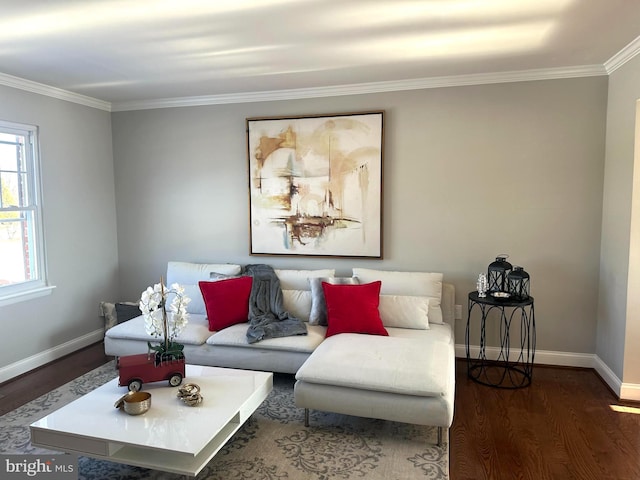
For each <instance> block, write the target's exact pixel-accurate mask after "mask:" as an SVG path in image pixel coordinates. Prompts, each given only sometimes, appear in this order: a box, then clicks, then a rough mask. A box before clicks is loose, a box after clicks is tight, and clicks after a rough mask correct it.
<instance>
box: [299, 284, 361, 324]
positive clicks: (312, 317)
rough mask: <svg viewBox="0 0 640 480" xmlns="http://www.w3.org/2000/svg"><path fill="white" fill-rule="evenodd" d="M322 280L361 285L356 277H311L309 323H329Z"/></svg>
mask: <svg viewBox="0 0 640 480" xmlns="http://www.w3.org/2000/svg"><path fill="white" fill-rule="evenodd" d="M322 282H326V283H330V284H332V285H359V284H360V281H359V280H358V279H357V278H356V277H316V278H310V279H309V285H311V313H310V314H309V325H324V326H326V325H327V302H326V301H325V299H324V290H322Z"/></svg>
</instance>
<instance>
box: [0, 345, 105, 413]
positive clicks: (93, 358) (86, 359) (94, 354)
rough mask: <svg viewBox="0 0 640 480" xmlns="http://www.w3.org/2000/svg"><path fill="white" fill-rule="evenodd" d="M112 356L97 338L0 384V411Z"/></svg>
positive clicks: (14, 406)
mask: <svg viewBox="0 0 640 480" xmlns="http://www.w3.org/2000/svg"><path fill="white" fill-rule="evenodd" d="M112 358H113V357H107V356H106V355H105V354H104V345H103V344H102V342H100V343H96V344H94V345H90V346H88V347H86V348H83V349H82V350H78V351H77V352H74V353H72V354H71V355H67V356H65V357H62V358H59V359H58V360H55V361H53V362H51V363H49V364H47V365H44V366H42V367H40V368H37V369H35V370H32V371H30V372H27V373H25V374H24V375H21V376H19V377H16V378H14V379H12V380H10V381H8V382H5V383H2V384H0V415H4V414H5V413H7V412H10V411H11V410H13V409H15V408H18V407H19V406H20V405H24V404H25V403H28V402H30V401H31V400H34V399H36V398H38V397H39V396H40V395H43V394H45V393H47V392H49V391H51V390H53V389H54V388H57V387H59V386H60V385H64V384H65V383H67V382H70V381H71V380H73V379H74V378H77V377H79V376H80V375H83V374H85V373H87V372H90V371H91V370H93V369H94V368H97V367H99V366H100V365H104V364H105V363H107V362H108V361H110V360H111V359H112Z"/></svg>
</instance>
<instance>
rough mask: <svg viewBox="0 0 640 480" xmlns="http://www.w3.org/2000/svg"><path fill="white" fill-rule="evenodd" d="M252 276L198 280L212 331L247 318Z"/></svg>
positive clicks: (241, 321) (244, 320) (242, 321)
mask: <svg viewBox="0 0 640 480" xmlns="http://www.w3.org/2000/svg"><path fill="white" fill-rule="evenodd" d="M252 283H253V278H251V277H238V278H229V279H226V280H217V281H215V282H198V286H199V287H200V291H201V292H202V298H203V300H204V306H205V308H206V309H207V319H208V320H209V330H210V331H212V332H215V331H218V330H222V329H223V328H227V327H230V326H231V325H235V324H236V323H244V322H246V321H247V320H248V318H249V295H250V294H251V284H252Z"/></svg>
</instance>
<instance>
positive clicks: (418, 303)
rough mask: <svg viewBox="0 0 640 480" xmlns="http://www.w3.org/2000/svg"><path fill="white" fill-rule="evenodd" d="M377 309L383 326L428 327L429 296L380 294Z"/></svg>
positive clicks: (421, 328) (424, 328) (422, 328)
mask: <svg viewBox="0 0 640 480" xmlns="http://www.w3.org/2000/svg"><path fill="white" fill-rule="evenodd" d="M378 310H379V312H380V318H381V319H382V324H383V325H384V326H385V327H398V328H414V329H418V330H426V329H428V328H429V297H417V296H411V295H380V305H378Z"/></svg>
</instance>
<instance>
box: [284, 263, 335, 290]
mask: <svg viewBox="0 0 640 480" xmlns="http://www.w3.org/2000/svg"><path fill="white" fill-rule="evenodd" d="M275 272H276V275H277V276H278V280H280V288H282V289H283V290H311V287H310V286H309V279H310V278H313V277H333V276H335V274H336V271H335V269H333V268H325V269H323V270H278V269H276V270H275Z"/></svg>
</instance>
